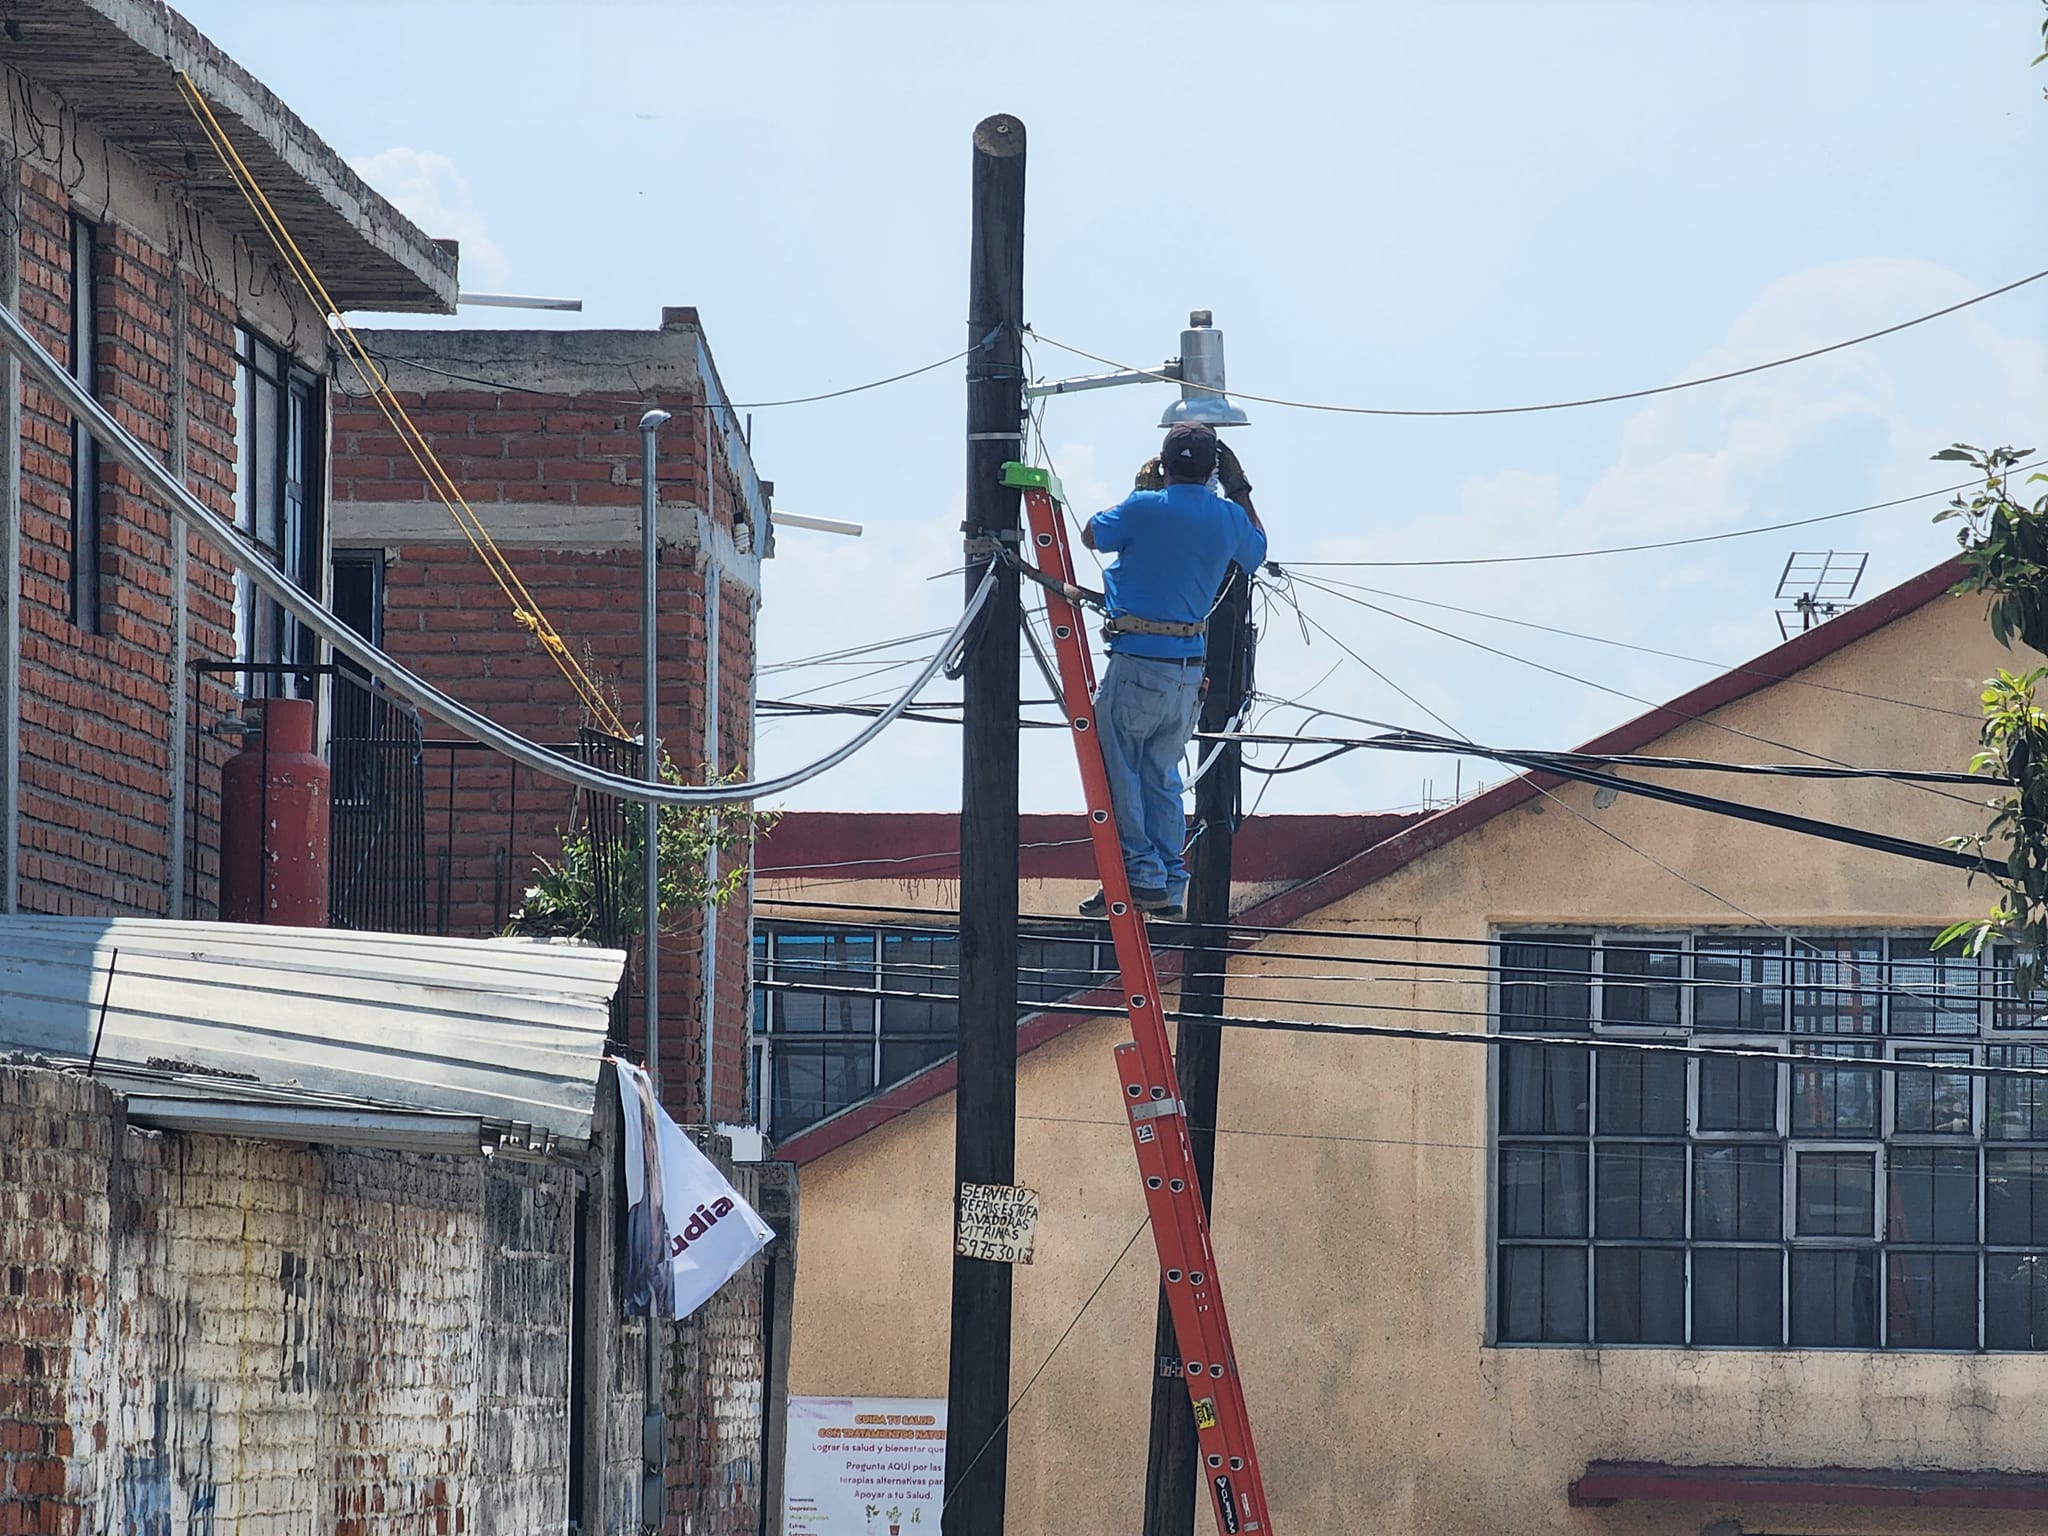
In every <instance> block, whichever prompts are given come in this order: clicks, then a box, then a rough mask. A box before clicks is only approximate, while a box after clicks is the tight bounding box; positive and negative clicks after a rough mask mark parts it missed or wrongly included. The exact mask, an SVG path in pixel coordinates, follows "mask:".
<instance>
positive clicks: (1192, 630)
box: [1102, 613, 1209, 640]
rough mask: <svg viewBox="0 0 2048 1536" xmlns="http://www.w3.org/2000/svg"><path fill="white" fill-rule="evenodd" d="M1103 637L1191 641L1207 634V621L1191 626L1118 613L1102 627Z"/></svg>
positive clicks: (1201, 620)
mask: <svg viewBox="0 0 2048 1536" xmlns="http://www.w3.org/2000/svg"><path fill="white" fill-rule="evenodd" d="M1102 632H1103V633H1104V634H1105V635H1170V636H1172V637H1173V638H1174V639H1176V640H1191V639H1193V638H1194V637H1195V636H1196V635H1205V634H1207V633H1208V632H1209V621H1208V620H1207V619H1197V620H1195V622H1194V623H1192V624H1176V623H1174V622H1173V621H1172V620H1170V619H1141V618H1139V617H1138V616H1137V615H1136V614H1132V613H1120V614H1118V615H1116V616H1115V617H1114V618H1112V619H1110V620H1109V621H1108V622H1107V623H1105V624H1104V625H1103V626H1102Z"/></svg>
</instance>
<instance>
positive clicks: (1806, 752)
mask: <svg viewBox="0 0 2048 1536" xmlns="http://www.w3.org/2000/svg"><path fill="white" fill-rule="evenodd" d="M1296 580H1297V581H1300V582H1305V583H1306V584H1307V585H1308V586H1309V587H1310V588H1311V589H1313V590H1315V591H1319V592H1324V593H1326V594H1327V595H1329V596H1331V597H1334V598H1336V599H1337V600H1338V601H1340V602H1346V603H1351V604H1354V605H1356V606H1357V607H1360V608H1364V609H1367V610H1368V611H1370V612H1373V613H1377V614H1381V615H1383V616H1384V617H1386V618H1390V619H1394V620H1396V621H1397V622H1399V623H1402V624H1409V625H1412V626H1414V627H1415V628H1417V629H1422V630H1427V631H1428V632H1429V633H1430V634H1433V635H1438V636H1441V637H1442V638H1444V639H1446V640H1455V641H1456V642H1457V643H1458V644H1460V645H1466V646H1470V647H1472V648H1473V649H1475V650H1481V651H1484V652H1486V653H1487V654H1488V655H1490V656H1498V657H1501V658H1502V659H1503V660H1507V661H1512V662H1516V663H1519V664H1520V665H1522V666H1525V667H1533V668H1535V669H1536V670H1537V671H1539V672H1547V673H1549V674H1550V675H1551V676H1552V677H1559V678H1563V679H1564V680H1565V681H1566V682H1570V683H1577V684H1579V686H1581V687H1583V688H1593V689H1597V690H1598V691H1599V692H1601V693H1607V694H1612V695H1613V696H1614V697H1616V698H1618V699H1626V700H1628V701H1629V702H1630V703H1632V704H1641V705H1643V706H1644V707H1645V708H1647V709H1651V710H1655V711H1657V712H1658V713H1660V714H1667V715H1671V716H1673V717H1675V718H1676V719H1679V720H1682V721H1684V722H1686V723H1687V724H1689V725H1703V726H1706V727H1707V728H1709V729H1710V730H1716V731H1722V732H1725V733H1726V734H1728V735H1730V736H1740V737H1741V738H1742V739H1743V740H1745V741H1753V742H1756V743H1758V744H1759V745H1761V746H1766V747H1776V748H1777V749H1778V750H1779V751H1781V752H1796V753H1798V754H1799V755H1800V756H1801V757H1810V758H1812V759H1813V760H1814V761H1816V762H1821V763H1830V764H1832V765H1834V766H1835V767H1837V768H1853V767H1855V766H1856V764H1854V763H1847V762H1844V761H1842V760H1841V759H1840V758H1835V757H1829V756H1828V755H1827V754H1826V753H1824V752H1815V751H1812V750H1811V749H1809V748H1806V747H1802V746H1798V745H1796V744H1794V743H1792V742H1789V741H1779V740H1777V739H1776V738H1774V737H1770V736H1763V735H1759V734H1758V733H1756V732H1755V731H1745V730H1743V729H1742V728H1741V727H1740V726H1734V725H1730V724H1728V723H1727V722H1726V721H1723V720H1717V719H1715V718H1714V717H1713V716H1712V715H1690V714H1687V713H1686V712H1685V711H1683V710H1681V709H1677V708H1675V707H1674V706H1673V705H1672V704H1670V703H1668V702H1663V703H1660V702H1659V701H1657V700H1655V699H1647V698H1644V697H1643V696H1642V695H1641V694H1639V693H1630V692H1629V691H1628V690H1627V689H1625V688H1616V687H1614V686H1612V685H1611V684H1608V683H1602V682H1596V681H1595V680H1593V679H1592V678H1590V677H1581V676H1580V675H1579V674H1577V673H1576V672H1567V671H1565V670H1564V669H1563V668H1562V667H1553V666H1551V665H1549V664H1548V663H1546V662H1541V661H1537V660H1535V659H1533V658H1531V657H1528V656H1521V655H1517V654H1516V653H1515V652H1513V651H1504V650H1502V649H1501V648H1500V647H1499V646H1495V645H1488V644H1487V643H1486V642H1485V641H1484V640H1474V639H1473V638H1472V637H1471V636H1469V635H1461V634H1458V633H1457V632H1456V631H1454V630H1448V629H1444V628H1441V627H1439V626H1438V625H1435V624H1430V623H1427V622H1425V621H1424V620H1422V619H1418V618H1416V617H1414V616H1413V615H1412V614H1406V613H1397V612H1395V611H1394V610H1393V609H1391V608H1383V607H1381V606H1380V605H1379V604H1378V603H1369V602H1367V601H1366V600H1365V599H1364V598H1362V597H1356V596H1353V595H1352V594H1351V593H1348V592H1342V591H1338V590H1336V589H1335V588H1331V587H1325V586H1323V585H1322V584H1321V582H1320V581H1319V580H1318V579H1317V578H1315V577H1312V576H1297V577H1296ZM1311 622H1313V621H1311ZM1316 627H1317V628H1319V629H1322V626H1321V625H1320V624H1318V625H1317V626H1316ZM1323 633H1324V634H1329V631H1328V630H1327V629H1324V630H1323ZM1331 638H1332V639H1335V636H1331ZM1340 643H1341V642H1340ZM1352 655H1353V656H1354V658H1356V659H1357V660H1359V662H1360V663H1361V664H1362V665H1365V666H1367V667H1368V668H1369V669H1370V670H1371V671H1373V673H1374V674H1375V675H1376V676H1382V677H1383V676H1384V675H1385V674H1383V673H1381V672H1379V669H1378V668H1376V667H1371V664H1370V663H1367V662H1365V660H1364V658H1363V657H1358V656H1357V653H1356V652H1352ZM1404 696H1405V695H1404ZM1411 702H1412V700H1411ZM1423 708H1424V710H1425V712H1426V713H1428V714H1429V715H1431V716H1432V717H1433V718H1434V719H1435V720H1436V721H1437V723H1438V724H1439V725H1443V726H1445V727H1446V728H1447V729H1449V730H1450V731H1451V734H1452V735H1454V736H1458V737H1460V738H1464V737H1465V733H1464V732H1463V731H1460V730H1457V729H1456V728H1455V727H1452V726H1450V723H1449V722H1448V721H1446V720H1445V719H1444V718H1443V716H1441V715H1439V714H1437V713H1436V711H1434V710H1430V709H1428V708H1427V706H1423ZM1333 713H1334V712H1333ZM1365 723H1368V724H1374V723H1376V722H1365ZM1477 755H1482V756H1483V755H1484V754H1477ZM1914 787H1915V788H1917V789H1919V790H1920V791H1921V792H1922V793H1924V794H1930V795H1939V796H1941V797H1942V798H1944V799H1947V800H1955V801H1958V802H1960V803H1962V804H1966V805H1972V806H1974V805H1976V804H1977V803H1978V802H1977V801H1975V800H1973V799H1971V798H1970V797H1969V796H1967V795H1958V794H1954V793H1952V792H1950V791H1948V790H1945V789H1940V788H1937V787H1936V786H1934V785H1932V784H1918V785H1915V786H1914Z"/></svg>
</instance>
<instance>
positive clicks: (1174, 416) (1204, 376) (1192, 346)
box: [1159, 309, 1251, 427]
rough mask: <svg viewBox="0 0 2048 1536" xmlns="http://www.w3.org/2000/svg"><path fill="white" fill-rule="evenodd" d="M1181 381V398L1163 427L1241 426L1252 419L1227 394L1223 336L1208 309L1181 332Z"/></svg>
mask: <svg viewBox="0 0 2048 1536" xmlns="http://www.w3.org/2000/svg"><path fill="white" fill-rule="evenodd" d="M1180 381H1181V383H1180V398H1179V399H1178V400H1176V401H1174V402H1173V404H1172V405H1170V406H1168V407H1167V408H1166V411H1165V414H1163V415H1162V416H1161V417H1160V418H1159V425H1160V426H1162V427H1171V426H1175V425H1177V424H1179V423H1181V422H1192V423H1195V424H1196V425H1199V426H1204V427H1241V426H1243V425H1245V423H1246V422H1248V421H1250V420H1251V418H1250V417H1248V416H1246V415H1245V413H1244V412H1243V411H1241V410H1239V409H1238V408H1237V407H1236V406H1234V405H1232V404H1231V403H1230V397H1229V396H1228V395H1226V394H1224V393H1223V333H1222V332H1221V331H1219V330H1217V329H1216V328H1215V326H1214V325H1213V324H1212V323H1211V321H1210V318H1209V311H1208V310H1206V309H1198V310H1196V311H1195V312H1194V313H1193V314H1191V315H1189V316H1188V328H1187V329H1186V330H1184V331H1182V332H1181V333H1180Z"/></svg>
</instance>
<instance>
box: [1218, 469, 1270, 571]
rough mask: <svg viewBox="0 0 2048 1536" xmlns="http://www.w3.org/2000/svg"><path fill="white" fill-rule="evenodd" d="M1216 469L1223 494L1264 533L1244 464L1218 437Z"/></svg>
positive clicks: (1247, 567)
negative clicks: (1253, 502)
mask: <svg viewBox="0 0 2048 1536" xmlns="http://www.w3.org/2000/svg"><path fill="white" fill-rule="evenodd" d="M1216 470H1217V475H1216V478H1217V480H1218V481H1219V482H1220V483H1221V485H1222V487H1223V494H1224V496H1225V497H1226V498H1228V499H1229V500H1231V501H1234V502H1236V503H1237V504H1238V505H1239V506H1240V507H1242V508H1243V509H1244V515H1245V516H1246V517H1248V518H1250V519H1251V520H1252V526H1253V527H1254V528H1256V529H1258V530H1259V532H1260V533H1264V532H1265V531H1266V525H1265V524H1264V523H1262V522H1260V521H1259V511H1258V508H1256V507H1254V506H1253V505H1252V483H1251V481H1250V480H1248V479H1246V478H1245V473H1244V465H1242V464H1240V463H1239V462H1238V459H1237V453H1236V451H1235V450H1234V449H1232V447H1231V446H1230V444H1228V443H1226V442H1223V441H1221V440H1220V439H1219V440H1218V442H1217V444H1216ZM1245 569H1246V570H1248V571H1249V570H1253V569H1256V567H1254V566H1249V565H1248V566H1246V567H1245Z"/></svg>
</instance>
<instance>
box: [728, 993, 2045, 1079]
mask: <svg viewBox="0 0 2048 1536" xmlns="http://www.w3.org/2000/svg"><path fill="white" fill-rule="evenodd" d="M755 985H756V986H761V987H766V988H768V989H769V990H770V991H781V992H795V993H799V994H803V995H810V996H817V995H824V996H833V995H847V996H853V997H874V996H877V995H880V996H882V997H887V998H893V999H895V1000H897V1001H900V1002H925V1003H953V1002H958V1001H959V1000H958V999H957V998H955V997H950V996H948V995H947V994H945V993H943V992H910V991H890V992H883V993H880V994H877V993H875V992H872V991H868V990H865V989H861V988H854V987H820V986H811V985H807V984H802V983H796V982H789V983H784V982H774V981H766V982H756V983H755ZM1357 1006H1359V1007H1361V1008H1369V1009H1373V1010H1376V1011H1382V1012H1386V1013H1406V1014H1423V1015H1430V1016H1434V1017H1439V1018H1468V1019H1488V1020H1491V1019H1492V1018H1493V1017H1494V1015H1493V1014H1492V1013H1489V1012H1487V1011H1485V1010H1483V1009H1475V1008H1430V1007H1419V1006H1415V1005H1412V1004H1408V1003H1361V1004H1358V1005H1357ZM1017 1010H1018V1012H1019V1013H1020V1014H1033V1013H1061V1014H1069V1015H1077V1016H1080V1017H1083V1018H1113V1017H1116V1016H1118V1015H1119V1014H1120V1013H1121V1010H1120V1009H1119V1008H1117V1006H1116V1005H1115V1004H1113V1003H1111V1004H1095V1003H1065V1002H1046V1003H1039V1002H1030V1001H1027V1000H1025V999H1021V998H1020V999H1019V1000H1018V1002H1017ZM1165 1017H1166V1018H1168V1019H1170V1020H1172V1021H1173V1022H1175V1023H1177V1024H1206V1025H1209V1026H1211V1027H1214V1028H1220V1029H1245V1030H1255V1031H1259V1032H1262V1033H1263V1032H1274V1033H1281V1034H1324V1035H1337V1036H1345V1037H1353V1038H1358V1039H1372V1040H1416V1041H1442V1042H1445V1043H1448V1044H1453V1045H1531V1046H1534V1045H1542V1046H1565V1047H1578V1048H1584V1049H1588V1050H1596V1051H1640V1052H1647V1053H1650V1054H1655V1055H1665V1056H1686V1057H1693V1058H1697V1059H1701V1060H1715V1059H1731V1060H1751V1061H1773V1062H1784V1063H1789V1064H1790V1065H1792V1066H1797V1067H1852V1068H1858V1069H1861V1070H1863V1071H1871V1072H1875V1071H1886V1072H1922V1073H1954V1074H1956V1075H1958V1076H1968V1077H1981V1078H2034V1079H2048V1066H2042V1067H2003V1066H1990V1065H1978V1064H1976V1063H1974V1062H1934V1061H1912V1060H1908V1059H1903V1058H1898V1057H1889V1056H1837V1055H1822V1054H1820V1053H1819V1052H1806V1051H1781V1050H1778V1049H1777V1048H1776V1047H1775V1046H1771V1047H1766V1046H1757V1045H1697V1044H1692V1043H1684V1044H1681V1043H1679V1042H1676V1041H1671V1040H1645V1039H1640V1038H1626V1039H1618V1038H1616V1037H1614V1036H1611V1035H1554V1034H1538V1033H1535V1032H1527V1033H1525V1032H1523V1031H1521V1030H1512V1031H1507V1030H1503V1031H1494V1030H1455V1029H1424V1028H1422V1027H1420V1026H1419V1025H1418V1026H1404V1025H1399V1024H1332V1023H1323V1022H1319V1021H1317V1020H1314V1019H1274V1018H1265V1017H1260V1016H1257V1015H1248V1014H1228V1015H1224V1016H1222V1017H1218V1016H1217V1015H1215V1014H1211V1013H1181V1012H1179V1011H1177V1010H1166V1011H1165ZM1885 1038H1889V1039H1900V1038H1906V1037H1900V1036H1888V1037H1885ZM1947 1038H1949V1039H1950V1040H1951V1041H1953V1042H1954V1044H1955V1046H1956V1047H1957V1048H1960V1047H1961V1046H1962V1045H1963V1044H1964V1043H1965V1041H1966V1040H1968V1041H1969V1042H1971V1043H1979V1044H1988V1045H1992V1046H1996V1045H1997V1044H1999V1042H1998V1041H1995V1040H1992V1041H1985V1040H1983V1039H1982V1038H1981V1037H1978V1036H1969V1037H1965V1036H1961V1035H1955V1036H1950V1037H1947ZM1787 1039H1788V1043H1790V1044H1797V1043H1798V1041H1797V1038H1796V1037H1787ZM1910 1039H1911V1042H1912V1046H1911V1048H1913V1049H1916V1050H1917V1049H1922V1048H1932V1049H1939V1048H1940V1045H1941V1037H1937V1036H1921V1035H1916V1036H1912V1037H1910ZM1828 1043H1834V1042H1828ZM2008 1043H2009V1044H2011V1045H2013V1046H2016V1047H2026V1048H2040V1045H2041V1043H2040V1042H2039V1041H2035V1040H2032V1039H2027V1040H2015V1041H2011V1042H2008Z"/></svg>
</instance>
